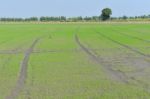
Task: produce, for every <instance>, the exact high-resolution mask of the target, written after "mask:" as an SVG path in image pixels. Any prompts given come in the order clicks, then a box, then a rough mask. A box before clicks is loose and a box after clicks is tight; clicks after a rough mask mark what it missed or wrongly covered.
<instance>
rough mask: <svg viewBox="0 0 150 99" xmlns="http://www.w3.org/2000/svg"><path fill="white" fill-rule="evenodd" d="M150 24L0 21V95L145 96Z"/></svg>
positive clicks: (56, 98) (14, 98) (5, 98)
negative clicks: (6, 22)
mask: <svg viewBox="0 0 150 99" xmlns="http://www.w3.org/2000/svg"><path fill="white" fill-rule="evenodd" d="M149 27H150V24H149V23H145V24H144V23H143V24H142V23H140V24H137V23H133V24H128V23H122V24H121V23H112V24H103V23H102V24H98V23H84V24H81V23H62V24H58V23H53V24H52V23H48V24H44V23H41V24H34V23H32V24H30V23H27V24H24V23H16V24H15V23H13V24H0V99H149V97H150V28H149Z"/></svg>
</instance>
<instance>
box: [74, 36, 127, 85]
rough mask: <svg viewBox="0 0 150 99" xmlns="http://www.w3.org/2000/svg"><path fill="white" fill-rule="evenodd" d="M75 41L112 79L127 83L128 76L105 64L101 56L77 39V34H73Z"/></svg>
mask: <svg viewBox="0 0 150 99" xmlns="http://www.w3.org/2000/svg"><path fill="white" fill-rule="evenodd" d="M75 41H76V43H77V44H78V45H79V47H80V48H81V49H82V50H83V51H84V52H85V53H86V54H87V55H88V56H89V57H90V58H92V59H93V60H94V61H95V62H97V63H98V64H100V65H102V66H103V70H104V71H105V72H106V73H107V74H109V76H111V78H112V79H115V80H118V81H120V82H124V83H128V81H127V79H128V77H127V76H126V75H125V74H124V73H123V72H121V71H114V70H113V69H112V68H111V64H108V63H107V64H106V63H105V62H104V61H103V60H104V59H103V58H100V57H97V56H96V55H95V54H94V53H93V51H91V50H90V49H89V48H86V47H85V46H84V45H83V44H82V43H81V42H80V40H79V38H78V36H77V35H76V34H75Z"/></svg>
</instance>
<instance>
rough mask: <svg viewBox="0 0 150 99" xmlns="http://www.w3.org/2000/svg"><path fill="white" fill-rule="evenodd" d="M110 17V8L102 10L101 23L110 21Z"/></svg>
mask: <svg viewBox="0 0 150 99" xmlns="http://www.w3.org/2000/svg"><path fill="white" fill-rule="evenodd" d="M110 15H112V11H111V9H110V8H105V9H103V10H102V14H101V18H102V20H103V21H106V20H108V19H110Z"/></svg>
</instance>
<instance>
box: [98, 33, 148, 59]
mask: <svg viewBox="0 0 150 99" xmlns="http://www.w3.org/2000/svg"><path fill="white" fill-rule="evenodd" d="M96 33H97V34H99V35H100V36H102V37H104V38H106V39H108V40H110V41H112V42H114V43H115V44H118V45H120V46H122V47H124V48H126V49H129V50H131V51H133V52H135V53H137V54H139V55H142V56H144V57H146V58H150V55H146V54H144V53H143V52H141V51H139V50H137V49H136V48H133V47H130V46H128V45H126V44H122V43H120V42H118V41H116V40H114V39H112V38H110V37H108V36H106V35H104V34H102V33H99V32H96Z"/></svg>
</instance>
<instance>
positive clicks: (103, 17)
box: [0, 8, 150, 22]
mask: <svg viewBox="0 0 150 99" xmlns="http://www.w3.org/2000/svg"><path fill="white" fill-rule="evenodd" d="M111 15H112V10H111V9H110V8H104V9H103V10H102V11H101V14H100V15H99V16H91V17H89V16H86V17H82V16H78V17H69V18H68V17H65V16H59V17H54V16H42V17H30V18H0V21H1V22H30V21H31V22H32V21H33V22H34V21H37V22H99V21H107V20H110V21H113V20H114V21H115V20H139V19H141V20H142V19H148V20H150V15H142V16H134V17H129V16H125V15H124V16H122V17H111Z"/></svg>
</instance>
